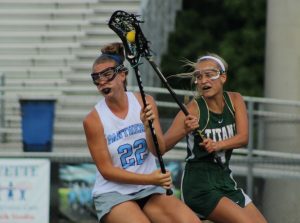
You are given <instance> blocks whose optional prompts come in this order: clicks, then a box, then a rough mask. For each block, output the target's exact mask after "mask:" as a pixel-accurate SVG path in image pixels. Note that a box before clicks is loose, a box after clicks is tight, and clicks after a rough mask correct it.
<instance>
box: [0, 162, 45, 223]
mask: <svg viewBox="0 0 300 223" xmlns="http://www.w3.org/2000/svg"><path fill="white" fill-rule="evenodd" d="M49 194H50V161H49V160H47V159H4V158H1V159H0V223H26V222H28V223H29V222H30V223H48V222H49Z"/></svg>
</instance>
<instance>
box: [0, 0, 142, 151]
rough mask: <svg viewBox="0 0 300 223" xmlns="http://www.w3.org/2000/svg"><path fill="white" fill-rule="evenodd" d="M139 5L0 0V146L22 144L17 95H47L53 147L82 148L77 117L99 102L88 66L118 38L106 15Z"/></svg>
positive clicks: (112, 0)
mask: <svg viewBox="0 0 300 223" xmlns="http://www.w3.org/2000/svg"><path fill="white" fill-rule="evenodd" d="M139 7H140V0H0V72H3V73H4V74H5V85H4V86H1V88H2V92H3V90H5V95H4V99H5V101H4V102H5V104H4V105H5V116H4V126H3V127H1V126H0V133H5V144H0V145H5V148H7V149H12V148H15V149H19V150H21V148H22V146H21V140H22V137H21V118H20V107H19V101H18V100H19V98H20V97H23V98H24V97H26V96H30V97H32V96H37V97H42V96H48V97H55V98H57V103H56V118H55V134H54V146H53V148H54V150H60V149H61V148H67V149H68V148H71V149H83V148H86V143H85V138H84V134H83V128H82V120H83V118H84V116H85V114H87V112H88V111H89V110H90V109H91V107H92V106H93V104H94V103H95V102H96V101H97V100H99V96H98V95H97V92H96V88H95V87H94V86H93V85H92V84H91V81H90V76H89V74H90V72H91V65H92V63H93V61H94V59H95V57H96V56H97V54H98V53H99V50H100V48H101V47H102V46H103V45H104V44H106V43H109V42H111V41H119V39H118V38H117V36H116V35H115V34H114V33H113V31H111V30H110V29H109V28H108V26H107V22H108V19H109V17H110V15H111V14H112V12H113V11H115V10H117V9H122V10H126V11H130V12H135V13H137V12H138V10H139ZM0 93H1V91H0ZM5 148H3V149H5ZM1 149H2V148H1Z"/></svg>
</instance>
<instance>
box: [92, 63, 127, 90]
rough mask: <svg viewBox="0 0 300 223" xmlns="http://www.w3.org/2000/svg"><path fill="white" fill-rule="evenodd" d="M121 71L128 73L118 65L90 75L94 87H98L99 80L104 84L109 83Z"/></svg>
mask: <svg viewBox="0 0 300 223" xmlns="http://www.w3.org/2000/svg"><path fill="white" fill-rule="evenodd" d="M121 71H125V72H128V69H127V68H126V67H125V66H124V65H123V64H120V65H118V66H116V67H108V68H106V69H104V70H102V71H100V72H98V73H92V74H91V76H92V79H93V83H94V84H95V85H99V82H100V81H101V80H102V81H105V82H110V81H112V80H113V79H115V78H116V76H117V74H118V73H119V72H121Z"/></svg>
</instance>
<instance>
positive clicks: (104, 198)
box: [93, 186, 166, 222]
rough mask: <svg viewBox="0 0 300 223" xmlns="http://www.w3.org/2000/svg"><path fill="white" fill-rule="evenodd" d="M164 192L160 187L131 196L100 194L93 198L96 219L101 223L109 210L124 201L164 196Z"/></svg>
mask: <svg viewBox="0 0 300 223" xmlns="http://www.w3.org/2000/svg"><path fill="white" fill-rule="evenodd" d="M164 193H166V190H165V189H163V188H162V187H156V186H153V187H148V188H146V189H143V190H141V191H138V192H136V193H132V194H120V193H118V192H109V193H105V194H100V195H98V196H95V197H93V200H94V205H95V209H96V212H97V217H98V220H99V222H101V218H102V217H103V216H104V215H106V214H107V213H109V212H110V211H111V209H112V208H113V207H114V206H116V205H118V204H121V203H123V202H125V201H131V200H139V199H142V198H145V197H147V196H149V195H151V194H164Z"/></svg>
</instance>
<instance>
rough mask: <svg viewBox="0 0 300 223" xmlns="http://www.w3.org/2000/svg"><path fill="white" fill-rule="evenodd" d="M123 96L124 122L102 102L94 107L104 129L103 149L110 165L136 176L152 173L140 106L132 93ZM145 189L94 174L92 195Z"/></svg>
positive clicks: (151, 156)
mask: <svg viewBox="0 0 300 223" xmlns="http://www.w3.org/2000/svg"><path fill="white" fill-rule="evenodd" d="M126 94H127V98H128V104H129V109H128V114H127V116H126V118H125V119H121V118H119V117H117V116H116V115H114V114H113V113H112V112H111V110H110V109H109V107H108V106H107V104H106V102H105V100H104V99H103V100H101V101H100V102H98V103H97V104H96V106H95V108H96V110H97V112H98V115H99V117H100V120H101V122H102V125H103V128H104V135H105V138H106V141H107V147H108V150H109V153H110V156H111V159H112V162H113V165H114V166H116V167H119V168H122V169H124V170H127V171H130V172H134V173H139V174H148V173H152V172H153V171H154V170H155V169H157V168H156V163H155V157H154V155H153V154H152V153H151V152H149V150H148V147H147V142H146V135H145V129H144V125H143V123H142V121H141V120H140V111H141V106H140V104H139V102H138V100H137V98H136V97H135V95H134V94H133V93H132V92H126ZM146 187H152V185H135V184H122V183H118V182H112V181H107V180H106V179H104V178H103V177H102V175H101V173H100V172H99V171H98V172H97V175H96V182H95V186H94V189H93V196H97V195H99V194H103V193H107V192H112V191H117V192H119V193H121V194H130V193H134V192H137V191H140V190H141V189H143V188H146Z"/></svg>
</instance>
